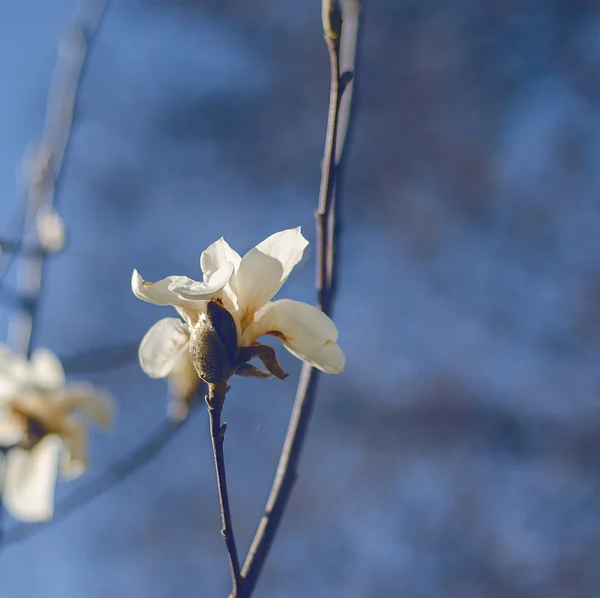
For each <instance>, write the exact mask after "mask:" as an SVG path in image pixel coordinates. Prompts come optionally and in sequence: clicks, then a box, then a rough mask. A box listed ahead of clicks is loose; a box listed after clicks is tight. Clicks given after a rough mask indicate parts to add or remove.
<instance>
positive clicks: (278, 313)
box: [242, 299, 346, 374]
mask: <svg viewBox="0 0 600 598" xmlns="http://www.w3.org/2000/svg"><path fill="white" fill-rule="evenodd" d="M263 334H270V335H273V336H276V337H277V338H279V339H280V340H281V341H282V342H283V344H284V346H285V348H286V349H287V350H288V351H289V352H290V353H292V355H295V356H296V357H298V358H300V359H302V360H304V361H306V362H308V363H309V364H310V365H312V366H313V367H316V368H317V369H319V370H322V371H323V372H327V373H328V374H339V373H341V372H342V371H343V370H344V365H345V363H346V357H345V356H344V352H343V351H342V349H341V348H340V346H339V345H338V344H337V342H336V341H337V338H338V331H337V328H336V326H335V324H334V323H333V321H332V320H331V318H329V317H328V316H327V315H326V314H324V313H323V312H322V311H321V310H320V309H318V308H316V307H314V306H313V305H309V304H308V303H302V302H300V301H292V300H291V299H281V300H280V301H274V302H273V303H269V304H267V305H265V307H263V308H262V309H261V310H260V311H259V312H258V313H257V314H256V316H255V319H254V322H253V323H252V324H250V326H249V327H248V329H247V330H246V332H245V333H244V337H243V340H242V342H243V344H244V345H248V344H251V343H252V342H253V341H254V340H256V338H258V337H259V336H261V335H263Z"/></svg>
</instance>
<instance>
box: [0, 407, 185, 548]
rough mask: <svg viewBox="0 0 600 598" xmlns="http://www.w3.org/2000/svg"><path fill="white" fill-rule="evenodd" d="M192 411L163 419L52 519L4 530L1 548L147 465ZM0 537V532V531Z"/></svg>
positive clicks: (68, 513) (66, 500)
mask: <svg viewBox="0 0 600 598" xmlns="http://www.w3.org/2000/svg"><path fill="white" fill-rule="evenodd" d="M195 411H196V410H195V409H193V408H192V409H190V413H189V414H188V416H187V417H186V418H185V419H184V420H180V421H177V422H174V421H172V420H168V419H167V420H165V421H163V422H161V423H160V425H158V426H157V428H156V429H155V430H154V431H153V432H152V433H151V434H150V435H149V436H148V438H147V439H146V440H144V441H143V442H142V443H140V444H139V445H138V446H137V447H135V448H134V449H133V450H132V451H131V452H130V453H128V454H127V455H125V456H123V457H122V458H120V459H119V460H118V461H116V462H115V463H113V464H112V465H109V466H108V467H107V468H106V469H105V470H104V471H103V472H101V473H100V474H99V475H97V476H96V477H94V478H92V479H91V480H89V481H88V482H86V483H84V484H82V485H81V486H80V487H79V488H77V489H76V490H74V491H73V492H72V493H71V494H70V495H69V496H67V497H66V498H64V499H63V500H62V501H61V502H60V503H59V504H57V506H56V512H55V514H54V517H53V518H52V519H51V520H50V521H47V522H43V523H35V524H31V523H18V524H17V525H14V526H13V527H11V528H10V529H8V530H7V531H6V534H5V536H4V542H3V543H0V544H1V545H2V546H3V547H7V546H10V545H12V544H18V543H19V542H22V541H23V540H26V539H28V538H30V537H32V536H35V535H36V534H38V533H40V532H42V531H44V530H45V529H48V528H50V527H52V526H54V525H56V524H58V523H60V522H61V521H64V520H65V519H67V518H68V517H70V516H71V515H72V514H73V513H75V512H77V511H79V510H80V509H82V508H84V507H86V506H87V505H88V504H90V503H91V502H92V501H94V500H96V499H97V498H98V497H100V496H102V495H103V494H105V493H106V492H108V491H109V490H112V489H113V488H115V487H116V486H117V485H118V484H120V483H121V482H123V481H125V480H126V479H128V478H129V477H130V476H131V475H133V474H134V473H136V472H137V471H139V470H140V469H141V468H142V467H144V466H145V465H147V464H148V463H150V462H151V461H152V460H153V459H154V458H155V457H156V456H158V455H159V454H160V453H161V451H162V450H163V449H164V448H165V447H166V446H167V445H168V444H169V443H170V442H172V441H173V440H174V439H175V438H176V437H177V435H178V434H179V433H180V432H181V431H182V430H183V428H184V426H185V425H186V424H187V423H188V422H189V421H190V420H191V419H192V415H193V413H195ZM0 535H1V531H0Z"/></svg>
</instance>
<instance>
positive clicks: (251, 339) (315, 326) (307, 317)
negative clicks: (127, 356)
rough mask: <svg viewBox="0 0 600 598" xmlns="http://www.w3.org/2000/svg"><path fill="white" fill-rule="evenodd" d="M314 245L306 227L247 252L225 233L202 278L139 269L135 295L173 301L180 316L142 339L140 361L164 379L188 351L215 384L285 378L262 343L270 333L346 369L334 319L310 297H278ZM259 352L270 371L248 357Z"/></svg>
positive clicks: (309, 356) (319, 364)
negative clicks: (147, 274)
mask: <svg viewBox="0 0 600 598" xmlns="http://www.w3.org/2000/svg"><path fill="white" fill-rule="evenodd" d="M307 245H308V241H307V240H306V239H305V238H304V237H303V236H302V233H301V232H300V228H297V229H291V230H285V231H282V232H279V233H275V234H274V235H271V236H270V237H269V238H267V239H265V240H264V241H263V242H262V243H259V244H258V245H257V246H256V247H255V248H254V249H252V250H250V251H249V252H248V253H246V255H244V257H243V258H242V257H240V255H239V254H238V253H237V252H236V251H234V250H233V249H232V248H231V247H230V246H229V245H228V244H227V242H226V241H225V240H224V239H223V238H221V239H219V240H218V241H216V242H215V243H213V244H212V245H211V246H210V247H208V249H206V250H205V251H204V252H203V253H202V255H201V256H200V267H201V269H202V275H203V280H202V282H197V281H195V280H191V279H190V278H187V277H186V276H169V277H168V278H164V279H162V280H159V281H158V282H145V281H144V279H143V278H142V277H141V276H140V275H139V274H138V272H137V270H134V271H133V276H132V279H131V287H132V290H133V293H134V295H135V296H136V297H138V298H139V299H142V300H143V301H147V302H149V303H154V304H155V305H171V306H173V307H174V308H175V309H176V310H177V313H178V314H179V316H180V318H165V319H163V320H159V321H158V322H157V323H156V324H155V325H154V326H152V328H150V330H149V331H148V332H147V333H146V335H145V336H144V338H143V339H142V341H141V343H140V347H139V361H140V365H141V367H142V369H143V370H144V372H146V374H148V376H150V377H152V378H164V377H165V376H168V375H169V374H170V373H171V372H172V371H173V368H174V367H175V366H176V364H178V363H180V361H179V360H180V359H181V358H182V356H183V355H187V356H189V359H190V360H191V362H192V364H193V365H194V367H195V368H196V371H197V372H198V375H199V376H200V378H202V379H203V380H205V381H206V382H209V383H210V382H212V381H213V380H214V381H226V380H227V379H228V378H229V376H231V375H233V374H237V375H243V376H257V377H266V376H270V375H273V376H277V377H278V378H281V379H283V378H285V377H286V376H287V374H285V373H284V372H283V370H282V369H281V367H280V366H279V363H278V362H277V358H276V356H275V352H274V350H273V348H272V347H268V346H266V345H262V344H260V343H258V342H256V341H257V339H258V338H259V337H261V336H263V335H271V336H275V337H276V338H278V339H279V340H281V342H282V343H283V345H284V347H285V348H286V349H287V350H288V351H289V352H290V353H292V354H293V355H295V356H296V357H298V358H300V359H302V360H304V361H306V362H308V363H309V364H311V365H312V366H314V367H316V368H318V369H320V370H322V371H324V372H327V373H330V374H339V373H340V372H342V371H343V369H344V363H345V357H344V353H343V352H342V350H341V348H340V347H339V345H338V344H337V342H336V341H337V338H338V331H337V328H336V326H335V324H334V323H333V322H332V321H331V319H330V318H329V317H328V316H327V315H326V314H324V313H323V312H322V311H321V310H320V309H318V308H316V307H314V306H312V305H309V304H307V303H301V302H299V301H292V300H291V299H280V300H278V301H271V299H272V298H273V297H274V296H275V295H276V294H277V292H278V291H279V289H280V288H281V287H282V285H283V284H284V283H285V281H286V280H287V278H288V276H289V275H290V273H291V271H292V269H293V268H294V266H295V265H296V264H297V263H298V262H299V261H300V260H301V258H302V254H303V253H304V249H305V248H306V246H307ZM254 356H256V357H258V358H259V359H260V360H261V361H262V363H263V364H264V366H265V367H266V368H267V370H268V372H265V371H263V370H260V369H258V368H256V367H254V366H253V365H250V364H249V363H248V361H249V360H250V359H251V358H252V357H254Z"/></svg>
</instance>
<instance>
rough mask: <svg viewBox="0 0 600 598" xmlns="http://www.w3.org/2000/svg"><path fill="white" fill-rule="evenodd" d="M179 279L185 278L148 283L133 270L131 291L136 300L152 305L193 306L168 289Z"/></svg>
mask: <svg viewBox="0 0 600 598" xmlns="http://www.w3.org/2000/svg"><path fill="white" fill-rule="evenodd" d="M180 278H185V277H182V276H167V278H163V279H162V280H158V281H157V282H148V281H145V280H144V279H143V278H142V277H141V276H140V274H139V273H138V271H137V270H134V271H133V274H132V276H131V290H132V291H133V294H134V295H135V296H136V297H137V298H138V299H141V300H142V301H147V302H148V303H154V305H180V306H184V307H185V306H190V305H191V306H193V302H191V301H188V300H186V299H182V298H181V297H179V295H177V293H174V292H173V291H172V290H170V288H169V287H170V285H171V284H172V283H173V282H174V281H176V280H178V279H180Z"/></svg>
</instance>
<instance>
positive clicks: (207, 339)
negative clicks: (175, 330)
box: [189, 301, 238, 384]
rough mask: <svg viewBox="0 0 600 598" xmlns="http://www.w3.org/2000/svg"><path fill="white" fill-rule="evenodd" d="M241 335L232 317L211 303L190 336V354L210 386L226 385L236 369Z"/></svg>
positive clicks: (197, 369)
mask: <svg viewBox="0 0 600 598" xmlns="http://www.w3.org/2000/svg"><path fill="white" fill-rule="evenodd" d="M237 352H238V347H237V332H236V328H235V322H234V320H233V317H232V315H231V314H230V313H229V312H228V311H227V310H226V309H225V308H224V307H223V306H222V305H220V304H219V303H217V302H216V301H209V302H208V305H207V310H206V314H201V315H200V319H199V321H198V323H197V324H196V325H195V326H194V327H193V328H192V330H191V334H190V343H189V353H190V360H191V362H192V363H193V364H194V367H195V368H196V371H197V372H198V376H199V377H200V378H202V380H204V381H205V382H206V383H207V384H218V383H219V382H226V381H227V380H228V379H229V378H230V377H231V375H232V374H233V371H234V369H235V363H236V357H237Z"/></svg>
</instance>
